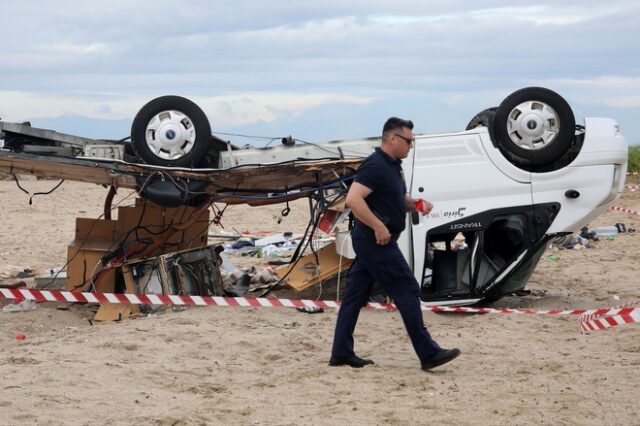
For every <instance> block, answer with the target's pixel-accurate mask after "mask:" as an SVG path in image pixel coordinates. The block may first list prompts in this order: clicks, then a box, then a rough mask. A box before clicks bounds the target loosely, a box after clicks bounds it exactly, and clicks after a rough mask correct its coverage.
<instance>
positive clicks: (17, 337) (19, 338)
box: [16, 334, 27, 340]
mask: <svg viewBox="0 0 640 426" xmlns="http://www.w3.org/2000/svg"><path fill="white" fill-rule="evenodd" d="M26 338H27V336H25V335H24V334H17V335H16V339H18V340H24V339H26Z"/></svg>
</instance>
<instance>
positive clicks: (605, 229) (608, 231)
mask: <svg viewBox="0 0 640 426" xmlns="http://www.w3.org/2000/svg"><path fill="white" fill-rule="evenodd" d="M593 232H595V233H596V235H597V236H598V237H613V236H616V235H617V234H618V227H617V226H615V225H612V226H599V227H597V228H594V229H593Z"/></svg>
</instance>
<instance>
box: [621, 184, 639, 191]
mask: <svg viewBox="0 0 640 426" xmlns="http://www.w3.org/2000/svg"><path fill="white" fill-rule="evenodd" d="M624 188H625V189H628V190H629V192H636V191H637V190H638V189H640V185H625V186H624Z"/></svg>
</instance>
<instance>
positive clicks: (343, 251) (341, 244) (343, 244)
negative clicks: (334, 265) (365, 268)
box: [336, 231, 356, 259]
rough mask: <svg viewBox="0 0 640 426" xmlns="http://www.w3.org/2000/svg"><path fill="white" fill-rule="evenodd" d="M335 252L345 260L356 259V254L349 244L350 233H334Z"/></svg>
mask: <svg viewBox="0 0 640 426" xmlns="http://www.w3.org/2000/svg"><path fill="white" fill-rule="evenodd" d="M336 252H337V253H338V254H339V255H340V256H342V257H346V258H347V259H355V258H356V252H355V251H354V250H353V245H352V244H351V231H338V232H336Z"/></svg>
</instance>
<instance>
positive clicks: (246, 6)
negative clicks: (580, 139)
mask: <svg viewBox="0 0 640 426" xmlns="http://www.w3.org/2000/svg"><path fill="white" fill-rule="evenodd" d="M0 11H1V13H2V16H3V19H2V24H0V42H1V44H2V46H1V50H0V52H2V54H1V56H0V117H2V119H3V120H7V121H23V120H31V121H32V123H33V124H34V125H36V126H42V127H49V128H52V129H54V130H58V131H63V132H68V133H74V134H79V135H81V136H88V137H105V138H121V137H124V136H126V135H128V133H129V128H130V124H131V120H132V119H133V117H134V116H135V114H136V112H137V111H138V110H139V108H140V107H141V106H142V105H144V104H145V103H146V102H147V101H149V100H151V99H152V98H154V97H156V96H161V95H167V94H175V95H181V96H186V97H188V98H190V99H192V100H194V101H195V102H197V103H198V104H199V105H200V106H201V107H202V108H203V110H204V111H205V112H206V113H207V115H208V117H209V119H210V121H211V126H212V129H213V130H214V131H219V132H227V133H242V134H250V135H256V134H257V135H262V136H268V137H276V136H284V135H289V134H291V135H293V136H294V137H296V138H299V139H303V140H310V141H321V140H325V139H336V138H351V137H361V136H375V135H378V134H379V133H380V128H381V126H382V123H383V121H384V120H385V119H386V118H387V117H389V116H391V115H397V116H401V117H405V118H410V119H412V120H413V121H414V122H415V123H416V131H418V132H436V131H449V130H462V129H464V127H465V126H466V124H467V122H468V121H469V119H470V118H471V117H472V116H473V115H474V114H475V113H477V112H479V111H480V110H482V109H485V108H487V107H491V106H496V105H498V104H499V103H500V101H502V99H503V98H504V97H505V96H506V95H508V94H509V93H511V92H512V91H514V90H517V89H519V88H522V87H526V86H544V87H548V88H550V89H553V90H555V91H557V92H558V93H560V94H561V95H563V96H564V97H565V98H566V99H567V101H569V103H570V105H571V106H572V107H573V109H574V113H575V115H576V119H577V121H578V122H580V121H581V120H582V119H583V118H584V117H585V116H608V117H613V118H615V119H617V120H618V121H619V122H620V124H621V125H622V131H623V133H624V134H625V135H626V136H627V139H628V140H629V142H630V143H640V42H639V41H638V40H640V1H638V0H633V1H624V0H610V1H608V2H603V1H592V0H579V1H578V0H576V1H554V2H552V1H548V2H546V3H544V2H540V3H532V2H517V1H513V0H512V1H508V2H507V1H477V2H469V1H457V0H453V1H448V2H443V1H425V0H414V1H403V0H396V1H388V0H384V1H378V0H352V1H348V0H347V1H344V0H324V1H317V0H315V1H291V0H287V1H281V0H278V1H269V0H265V1H245V0H236V1H204V0H196V1H180V0H171V1H167V0H137V1H132V0H117V1H116V0H103V1H101V2H92V1H64V0H59V1H55V0H52V1H44V0H32V1H30V0H2V2H1V3H0ZM231 139H232V140H234V141H235V142H238V143H240V144H244V143H254V144H260V142H259V141H258V140H251V139H245V138H237V137H233V138H231Z"/></svg>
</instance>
